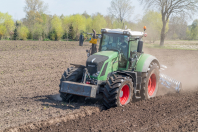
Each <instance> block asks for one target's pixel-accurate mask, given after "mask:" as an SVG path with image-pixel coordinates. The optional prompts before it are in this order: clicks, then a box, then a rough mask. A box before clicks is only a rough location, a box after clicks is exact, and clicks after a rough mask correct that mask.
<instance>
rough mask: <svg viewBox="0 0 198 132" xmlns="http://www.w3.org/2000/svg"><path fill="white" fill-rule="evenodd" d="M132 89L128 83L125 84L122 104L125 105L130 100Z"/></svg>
mask: <svg viewBox="0 0 198 132" xmlns="http://www.w3.org/2000/svg"><path fill="white" fill-rule="evenodd" d="M129 96H130V89H129V86H128V85H124V86H123V87H122V89H121V91H120V104H121V105H125V104H126V103H127V101H128V100H129Z"/></svg>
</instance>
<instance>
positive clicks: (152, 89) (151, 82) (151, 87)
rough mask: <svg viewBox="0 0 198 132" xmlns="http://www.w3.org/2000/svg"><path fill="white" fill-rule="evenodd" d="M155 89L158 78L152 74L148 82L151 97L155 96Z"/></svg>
mask: <svg viewBox="0 0 198 132" xmlns="http://www.w3.org/2000/svg"><path fill="white" fill-rule="evenodd" d="M155 88H156V76H155V74H152V75H151V77H150V78H149V82H148V94H149V96H152V95H153V93H154V92H155Z"/></svg>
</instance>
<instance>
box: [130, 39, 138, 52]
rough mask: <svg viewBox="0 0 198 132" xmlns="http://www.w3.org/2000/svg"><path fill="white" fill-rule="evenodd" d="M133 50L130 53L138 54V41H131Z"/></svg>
mask: <svg viewBox="0 0 198 132" xmlns="http://www.w3.org/2000/svg"><path fill="white" fill-rule="evenodd" d="M130 45H131V49H130V52H137V47H138V40H134V41H130Z"/></svg>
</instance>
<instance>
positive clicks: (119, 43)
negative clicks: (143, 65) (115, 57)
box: [100, 33, 128, 58]
mask: <svg viewBox="0 0 198 132" xmlns="http://www.w3.org/2000/svg"><path fill="white" fill-rule="evenodd" d="M107 50H113V51H118V52H120V53H122V54H123V55H124V57H125V58H127V55H128V54H127V53H128V36H127V35H122V34H110V33H106V34H103V37H102V40H101V46H100V51H107Z"/></svg>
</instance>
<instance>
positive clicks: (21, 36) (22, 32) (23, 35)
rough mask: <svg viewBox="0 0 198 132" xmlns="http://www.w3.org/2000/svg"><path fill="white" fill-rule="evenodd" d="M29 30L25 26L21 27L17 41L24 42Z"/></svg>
mask: <svg viewBox="0 0 198 132" xmlns="http://www.w3.org/2000/svg"><path fill="white" fill-rule="evenodd" d="M28 34H29V30H28V28H27V27H26V26H24V25H23V26H21V27H20V28H19V30H18V35H19V39H20V40H21V39H22V40H26V39H27V38H28Z"/></svg>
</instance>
